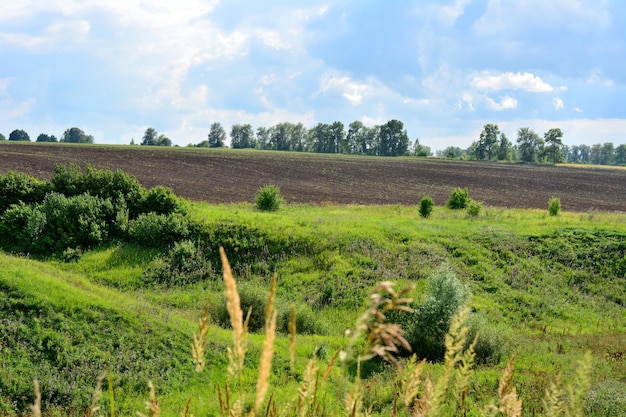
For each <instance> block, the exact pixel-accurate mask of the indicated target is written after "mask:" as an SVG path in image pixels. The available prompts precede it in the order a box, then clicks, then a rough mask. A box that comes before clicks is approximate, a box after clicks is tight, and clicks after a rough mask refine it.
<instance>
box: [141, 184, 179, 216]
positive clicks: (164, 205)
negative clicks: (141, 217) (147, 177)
mask: <svg viewBox="0 0 626 417" xmlns="http://www.w3.org/2000/svg"><path fill="white" fill-rule="evenodd" d="M139 211H140V212H141V213H150V212H154V213H157V214H173V213H184V207H183V205H182V203H181V200H180V198H179V197H177V196H176V195H175V194H174V192H173V191H172V190H170V189H169V188H167V187H162V186H157V187H154V188H151V189H150V190H148V191H146V192H145V195H144V196H143V199H142V201H141V203H140V209H139Z"/></svg>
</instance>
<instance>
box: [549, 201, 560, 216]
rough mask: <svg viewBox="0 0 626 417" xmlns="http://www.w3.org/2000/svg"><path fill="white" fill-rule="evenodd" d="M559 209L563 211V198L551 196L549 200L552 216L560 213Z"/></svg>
mask: <svg viewBox="0 0 626 417" xmlns="http://www.w3.org/2000/svg"><path fill="white" fill-rule="evenodd" d="M559 211H561V199H560V198H558V197H552V198H550V201H549V202H548V213H550V216H556V215H558V214H559Z"/></svg>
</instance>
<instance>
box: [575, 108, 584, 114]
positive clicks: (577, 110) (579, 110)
mask: <svg viewBox="0 0 626 417" xmlns="http://www.w3.org/2000/svg"><path fill="white" fill-rule="evenodd" d="M574 111H575V112H576V113H583V109H581V108H580V107H574Z"/></svg>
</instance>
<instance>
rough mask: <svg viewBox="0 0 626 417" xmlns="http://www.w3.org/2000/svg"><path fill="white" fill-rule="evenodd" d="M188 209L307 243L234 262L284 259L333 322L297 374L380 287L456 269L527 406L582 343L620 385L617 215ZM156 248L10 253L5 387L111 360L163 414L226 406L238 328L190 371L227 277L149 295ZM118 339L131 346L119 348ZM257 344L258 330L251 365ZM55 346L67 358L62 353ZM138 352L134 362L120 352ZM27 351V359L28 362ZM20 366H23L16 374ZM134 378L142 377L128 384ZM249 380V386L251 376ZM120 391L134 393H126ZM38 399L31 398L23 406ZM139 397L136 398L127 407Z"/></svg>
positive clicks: (623, 328) (4, 282)
mask: <svg viewBox="0 0 626 417" xmlns="http://www.w3.org/2000/svg"><path fill="white" fill-rule="evenodd" d="M193 213H194V215H195V216H198V217H199V218H201V219H205V221H206V222H207V223H233V224H245V225H247V226H248V227H250V228H252V229H254V230H255V233H257V234H258V235H262V236H263V237H264V238H265V239H268V240H272V239H273V240H275V241H286V240H289V239H292V240H298V241H305V242H307V243H308V244H307V245H305V246H306V248H307V252H306V253H304V252H297V253H284V254H282V255H281V256H280V257H277V258H276V259H274V260H273V261H272V262H271V263H269V264H268V263H267V262H264V261H263V260H262V259H261V260H257V261H256V262H257V264H256V265H243V264H235V265H234V266H235V270H236V271H238V273H239V277H240V282H242V283H243V282H247V283H248V284H249V285H258V286H266V284H267V281H268V279H269V276H268V275H269V274H263V273H261V274H257V273H255V271H270V270H273V269H274V268H275V269H276V270H277V272H278V274H279V293H278V301H279V303H280V305H281V306H282V308H285V307H286V306H287V305H288V304H289V303H291V302H297V303H302V304H305V303H306V304H308V305H310V306H313V308H314V309H316V310H317V311H318V312H319V315H320V317H322V318H323V320H324V321H325V323H326V325H327V327H328V329H329V333H330V334H329V336H310V337H301V338H300V339H299V340H298V344H299V351H298V354H299V357H298V360H297V368H298V369H299V370H300V371H301V370H302V369H303V368H304V365H305V363H306V360H307V357H308V356H310V354H311V353H312V351H313V350H314V349H315V348H316V346H317V347H320V346H323V347H324V350H326V351H328V352H330V353H329V355H331V354H332V352H333V351H334V350H335V349H336V348H337V347H338V346H340V345H341V343H343V339H342V334H343V330H344V329H346V328H349V327H351V326H352V325H353V323H354V320H355V318H356V316H357V315H358V314H359V312H360V311H361V306H362V305H363V299H364V298H365V296H366V294H367V292H368V290H369V289H370V288H371V287H372V286H373V285H374V284H375V283H376V282H378V281H381V280H387V279H392V280H398V281H401V282H408V281H411V282H417V284H418V286H417V290H416V291H415V293H414V296H415V297H420V295H421V291H422V289H423V285H422V283H423V278H424V277H426V276H428V275H429V274H430V273H431V272H432V271H433V270H435V269H436V268H438V267H439V266H440V265H441V264H445V263H447V264H449V265H450V266H451V267H452V268H453V270H454V271H455V272H456V273H457V275H458V276H459V277H460V278H461V279H462V280H463V281H464V282H466V283H467V284H468V285H470V287H471V289H472V292H473V294H474V295H473V299H472V307H473V308H474V309H475V310H476V313H477V315H478V316H480V317H481V318H482V319H484V320H485V321H486V322H488V324H489V326H490V327H491V328H493V329H495V330H496V331H498V332H501V333H502V334H504V335H505V336H506V339H507V341H508V351H507V354H511V353H512V352H517V353H518V359H517V366H516V368H517V370H518V376H517V378H516V385H517V386H518V387H519V389H520V392H521V394H522V396H523V398H524V399H525V401H526V404H527V405H528V408H529V409H530V408H535V409H536V408H537V407H539V403H538V398H539V397H541V396H542V395H543V390H544V389H545V387H546V384H547V383H548V381H549V380H550V379H552V378H553V377H554V376H555V375H556V374H557V373H558V372H559V371H560V370H563V372H564V374H565V376H567V375H568V373H570V372H571V366H572V364H573V363H574V362H575V361H576V360H578V359H579V358H580V356H581V355H582V353H583V352H584V351H586V350H591V351H592V353H593V355H594V375H593V378H594V380H597V381H602V380H606V379H616V380H621V381H622V382H626V380H624V375H626V367H625V365H624V363H623V360H619V357H621V356H620V355H623V354H624V346H626V337H625V336H624V335H625V334H626V313H625V308H624V301H625V300H624V298H623V297H624V292H623V288H625V286H626V275H625V273H624V271H625V268H626V264H624V254H625V253H626V252H625V251H626V248H624V246H620V242H622V243H623V242H624V241H625V236H626V217H625V216H624V215H623V214H609V213H589V214H573V213H562V214H561V215H560V216H558V217H549V216H547V213H546V212H544V211H530V210H526V211H524V210H497V209H488V210H487V211H486V212H484V213H483V214H482V215H481V216H480V217H478V218H468V217H467V216H466V215H465V214H464V213H461V212H452V211H449V210H447V209H444V208H441V207H437V208H436V209H435V211H434V213H433V216H432V217H431V218H429V219H427V220H425V219H421V218H420V217H419V215H418V214H417V209H416V208H415V207H407V206H327V207H311V206H300V205H292V206H287V207H286V208H285V209H284V210H282V211H280V212H278V213H260V212H257V211H255V210H253V209H252V208H251V207H250V206H249V205H243V204H241V205H214V206H209V205H204V204H196V205H194V210H193ZM235 246H236V245H235ZM287 247H288V245H287ZM154 255H155V253H154V252H152V253H150V252H145V251H141V250H137V249H136V248H132V247H116V248H110V249H103V250H100V251H95V252H93V253H89V254H86V255H85V256H84V257H83V258H82V259H81V260H80V261H79V262H78V263H77V264H69V265H63V264H56V263H39V262H33V261H29V260H23V259H16V258H11V257H7V256H4V255H2V256H1V257H0V286H1V288H2V297H3V298H1V299H0V301H1V302H2V303H3V308H2V309H0V312H1V313H0V314H2V317H0V319H1V320H2V321H0V323H2V324H3V326H4V327H3V333H2V334H0V340H1V341H2V344H1V345H0V346H1V347H0V348H1V349H2V361H3V366H4V369H7V368H8V369H10V370H11V369H13V371H14V372H13V373H12V374H11V375H12V376H11V379H10V380H11V381H16V382H15V383H16V384H21V387H22V391H23V392H24V393H27V392H28V389H29V386H30V379H31V378H32V377H33V376H35V374H37V377H39V378H40V379H41V376H40V375H41V374H42V373H44V372H41V369H42V368H43V369H44V370H45V371H48V369H53V368H54V367H55V366H59V364H66V363H67V364H68V365H67V366H66V367H65V368H62V370H61V371H60V374H59V375H58V376H56V377H55V378H56V379H54V378H51V379H50V381H48V385H44V384H42V385H44V387H43V389H44V391H46V387H48V388H50V384H54V383H55V381H56V382H57V383H58V382H59V381H62V380H63V379H64V378H67V375H66V374H63V372H86V374H87V375H88V376H87V377H86V378H85V380H84V383H85V387H91V386H93V385H94V381H95V377H96V375H97V372H96V371H99V370H102V369H105V368H106V365H103V364H106V363H109V368H112V367H114V366H117V367H118V368H114V371H115V372H116V375H118V374H119V378H120V381H119V383H120V384H125V385H123V386H125V387H128V386H133V387H134V388H133V390H134V391H133V390H131V391H130V392H131V393H132V392H134V394H131V396H134V397H136V396H137V395H138V394H137V393H142V392H144V393H145V391H142V389H144V390H145V388H141V387H140V386H143V385H142V382H143V383H145V380H146V379H147V378H152V379H156V380H157V386H158V387H159V389H160V391H159V394H160V395H161V397H162V398H163V401H164V408H166V409H167V407H166V406H170V407H169V409H168V414H169V413H171V415H175V414H178V412H179V411H180V409H182V406H183V403H184V402H185V400H186V398H187V396H188V395H193V396H194V398H196V399H195V400H194V404H193V405H192V406H193V407H195V408H194V410H195V411H194V414H196V415H198V414H201V412H200V410H199V408H200V407H202V408H203V409H205V410H206V408H205V407H207V408H209V409H211V410H214V411H213V412H216V410H217V409H216V407H217V405H216V404H217V402H216V401H211V400H209V399H208V398H207V397H206V392H207V391H206V390H207V388H206V385H207V384H208V385H210V386H212V385H213V384H215V383H216V382H219V381H223V378H224V364H225V354H224V346H225V345H226V344H227V343H228V334H227V333H225V332H223V331H220V330H218V329H214V330H213V334H212V337H211V340H212V345H211V348H210V349H209V353H210V355H211V356H210V358H209V363H210V364H211V366H210V367H209V369H207V370H206V371H205V373H204V374H203V375H201V376H200V377H194V376H193V375H192V374H191V372H190V370H191V368H192V365H191V361H190V358H189V354H188V353H187V352H188V346H189V341H190V338H191V333H192V332H193V329H194V327H193V326H194V324H193V323H194V322H195V319H196V317H197V316H198V314H199V313H200V310H201V308H202V306H203V305H204V303H205V300H206V298H207V296H209V297H210V294H218V293H219V292H220V291H221V285H220V281H219V274H218V273H216V275H215V277H214V279H213V281H211V282H207V283H203V284H196V285H194V286H190V287H187V288H174V289H163V288H158V289H155V288H141V287H140V285H139V282H140V280H139V277H140V275H141V272H142V270H143V269H144V267H145V265H147V264H148V263H149V259H150V258H151V257H152V256H154ZM603 260H604V263H603ZM607 263H608V264H609V267H608V268H607ZM620 303H621V304H620ZM5 306H7V308H5ZM22 323H28V325H27V326H26V327H24V326H22ZM37 323H39V324H37ZM20 326H21V327H20ZM37 326H39V327H37ZM48 330H49V331H48ZM11 331H13V332H14V333H13V334H11V333H9V332H11ZM50 332H52V335H50V334H49V333H50ZM46 335H48V338H47V339H46V337H47V336H46ZM50 339H51V340H52V341H50ZM116 340H123V341H124V343H121V345H122V346H116V345H115V341H116ZM47 343H48V344H47ZM259 344H260V340H259V338H256V337H255V338H253V344H252V347H251V354H250V358H251V359H250V361H251V363H250V364H251V365H254V362H255V360H256V358H257V357H258V352H259ZM46 346H48V348H46ZM59 347H61V348H59ZM46 349H47V350H46ZM42 351H44V352H48V353H47V354H48V356H50V357H47V356H42V355H44V354H43V353H41V352H42ZM58 352H63V355H65V356H64V357H63V358H58ZM80 352H86V354H82V357H86V358H89V361H90V363H88V364H87V366H82V365H81V364H80V361H79V360H78V357H79V356H81V353H80ZM156 352H159V354H156ZM163 352H167V353H168V354H167V355H163ZM118 353H121V357H122V359H120V360H119V362H116V361H115V360H114V359H112V358H113V357H116V354H118ZM132 355H139V358H138V359H136V360H132V361H129V360H126V361H125V359H124V358H128V357H132ZM144 355H145V357H143V356H144ZM20 358H27V359H20ZM21 360H28V361H30V363H28V364H18V363H17V361H21ZM63 361H65V362H63ZM286 363H288V352H287V344H286V341H285V340H283V339H282V338H281V340H279V343H278V348H277V355H276V359H275V361H274V371H275V372H276V373H277V374H278V375H279V377H278V378H280V379H279V380H277V381H276V383H277V384H279V385H281V386H283V385H284V384H285V380H284V379H282V378H285V376H283V377H280V375H284V369H285V366H288V365H285V364H286ZM18 365H19V366H20V367H22V369H28V370H29V372H27V373H20V374H19V375H18V374H17V372H15V370H16V369H17V368H15V367H16V366H18ZM501 367H502V364H501V365H499V366H496V367H495V368H497V369H501ZM35 368H36V369H37V370H38V371H35ZM63 369H64V370H63ZM86 370H87V371H86ZM497 374H498V372H497V371H496V370H495V369H494V368H491V367H484V368H481V370H480V372H479V373H478V374H477V377H476V380H475V382H474V385H473V386H472V389H473V390H476V392H484V391H485V390H486V391H491V390H492V389H493V386H494V384H495V383H496V382H495V381H496V380H497V377H498V376H497ZM124 378H134V379H133V380H132V382H131V383H130V385H129V383H128V381H122V380H123V379H124ZM381 379H382V378H381ZM18 380H19V381H18ZM140 381H141V382H140ZM248 382H249V383H250V384H251V385H253V383H254V375H253V372H252V371H250V375H249V381H248ZM382 384H384V379H383V382H380V381H379V382H378V383H377V384H372V385H371V386H372V387H373V388H372V390H373V391H372V392H370V393H369V396H370V398H371V401H373V402H376V401H380V402H381V403H383V405H381V407H384V404H387V406H388V405H389V400H390V399H389V398H387V397H385V395H386V394H385V393H384V389H381V388H380V387H381V385H382ZM292 385H293V381H292ZM70 388H71V387H70ZM85 389H86V388H85ZM374 391H375V392H374ZM118 394H119V395H120V396H123V395H124V393H123V392H122V391H121V390H120V392H119V393H118ZM24 395H26V394H24ZM45 395H46V394H45V393H44V398H45ZM59 395H61V394H59ZM476 395H478V396H480V395H482V394H480V395H479V394H476ZM81 400H82V401H86V400H88V393H85V392H82V393H81ZM28 401H30V400H29V399H28V397H25V398H23V400H22V405H23V404H25V403H27V402H28ZM137 404H138V401H137V400H135V401H134V402H131V403H130V404H128V405H127V407H128V408H132V407H133V406H135V407H138V406H137ZM135 409H137V408H135ZM192 411H193V410H192Z"/></svg>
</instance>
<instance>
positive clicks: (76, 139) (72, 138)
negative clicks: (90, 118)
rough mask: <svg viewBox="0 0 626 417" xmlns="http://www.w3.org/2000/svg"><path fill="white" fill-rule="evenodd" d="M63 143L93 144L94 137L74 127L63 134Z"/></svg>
mask: <svg viewBox="0 0 626 417" xmlns="http://www.w3.org/2000/svg"><path fill="white" fill-rule="evenodd" d="M61 142H67V143H93V136H91V135H88V134H86V133H85V132H83V130H82V129H79V128H77V127H72V128H69V129H67V130H66V131H65V132H63V136H61Z"/></svg>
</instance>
